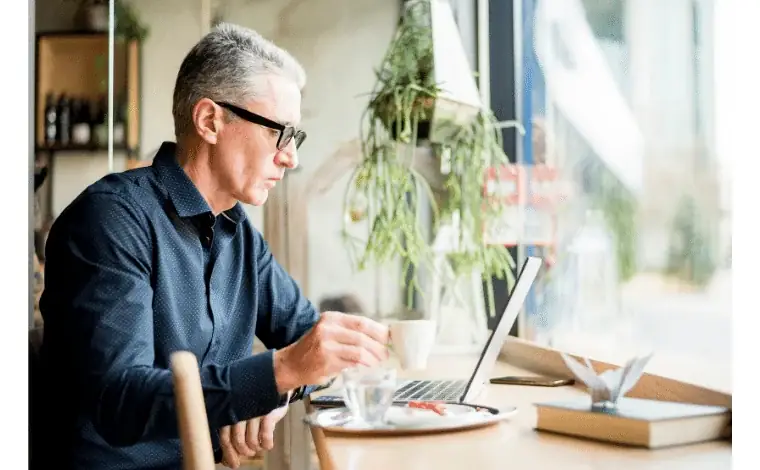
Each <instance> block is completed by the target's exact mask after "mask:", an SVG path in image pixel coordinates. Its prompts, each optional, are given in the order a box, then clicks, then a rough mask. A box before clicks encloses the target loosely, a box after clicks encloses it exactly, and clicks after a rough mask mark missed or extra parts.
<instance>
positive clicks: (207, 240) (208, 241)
mask: <svg viewBox="0 0 760 470" xmlns="http://www.w3.org/2000/svg"><path fill="white" fill-rule="evenodd" d="M206 243H211V237H209V236H208V235H207V236H206Z"/></svg>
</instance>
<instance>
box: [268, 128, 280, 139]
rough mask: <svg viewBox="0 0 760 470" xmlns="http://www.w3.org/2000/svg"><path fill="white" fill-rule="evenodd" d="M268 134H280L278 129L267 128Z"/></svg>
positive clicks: (275, 135)
mask: <svg viewBox="0 0 760 470" xmlns="http://www.w3.org/2000/svg"><path fill="white" fill-rule="evenodd" d="M269 135H271V136H272V137H277V136H278V135H280V131H278V130H277V129H269Z"/></svg>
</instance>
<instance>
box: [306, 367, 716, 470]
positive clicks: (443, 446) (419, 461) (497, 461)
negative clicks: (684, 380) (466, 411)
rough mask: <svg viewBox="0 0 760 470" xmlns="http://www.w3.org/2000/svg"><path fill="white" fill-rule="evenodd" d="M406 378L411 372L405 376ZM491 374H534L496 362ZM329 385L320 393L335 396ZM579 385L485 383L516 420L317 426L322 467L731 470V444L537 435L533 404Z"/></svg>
mask: <svg viewBox="0 0 760 470" xmlns="http://www.w3.org/2000/svg"><path fill="white" fill-rule="evenodd" d="M476 359H477V358H475V357H472V358H465V359H462V358H455V357H453V356H449V357H446V356H437V357H433V358H432V359H431V364H430V367H429V368H428V370H427V371H425V372H422V373H419V372H418V373H415V374H414V376H415V377H422V378H458V377H464V376H467V374H468V373H469V372H468V371H470V370H472V367H473V365H474V363H475V361H476ZM401 375H402V376H404V375H406V376H409V375H410V374H405V373H401ZM494 375H533V374H531V373H530V372H526V371H524V370H520V369H518V368H516V367H514V366H511V365H509V364H506V363H504V362H499V363H498V364H497V367H496V369H495V370H494ZM335 392H336V391H335V390H327V391H324V392H322V393H328V394H329V393H335ZM583 394H584V391H583V390H581V389H579V388H575V387H558V388H543V387H517V386H511V385H488V387H487V389H486V391H485V393H484V395H482V396H481V397H480V398H479V399H478V400H477V401H478V402H479V403H480V404H485V405H490V406H493V407H496V408H499V407H502V406H503V407H506V406H510V405H513V406H517V407H518V408H519V412H518V414H517V415H515V416H514V417H513V418H511V419H510V420H508V421H505V422H503V423H501V424H498V425H495V426H491V427H488V428H483V429H478V430H470V431H459V432H455V433H448V434H438V435H429V436H414V437H381V438H378V437H364V438H362V437H346V436H344V435H343V436H339V435H337V434H334V435H333V434H331V433H325V432H323V431H322V430H319V429H312V436H313V438H314V444H315V446H316V450H317V455H318V456H319V460H320V468H321V469H322V470H374V469H383V470H385V469H391V468H394V469H395V468H399V469H400V468H405V469H406V468H408V469H415V470H426V469H431V470H433V469H434V470H446V469H457V470H459V469H466V470H488V469H505V468H508V469H510V470H516V469H554V468H556V469H562V470H592V469H593V470H597V469H598V470H610V469H612V470H624V469H636V470H654V469H657V470H678V469H689V470H697V469H710V470H715V469H723V468H725V469H729V468H731V443H730V442H728V441H716V442H710V443H705V444H696V445H691V446H684V447H677V448H671V449H661V450H646V449H634V448H626V447H619V446H614V445H611V444H605V443H598V442H594V441H588V440H582V439H575V438H570V437H565V436H559V435H553V434H548V433H543V432H537V431H535V430H534V429H533V426H534V425H535V421H536V414H535V408H534V407H533V406H532V404H533V403H535V402H540V401H546V400H560V399H567V398H572V397H574V396H582V395H583Z"/></svg>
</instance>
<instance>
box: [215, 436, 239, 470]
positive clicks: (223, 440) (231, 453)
mask: <svg viewBox="0 0 760 470" xmlns="http://www.w3.org/2000/svg"><path fill="white" fill-rule="evenodd" d="M231 435H232V426H225V427H223V428H222V429H220V430H219V443H220V444H221V446H222V464H223V465H224V466H225V467H229V468H232V469H235V468H238V467H239V466H240V456H238V453H237V452H236V451H235V448H234V447H233V445H232V438H231Z"/></svg>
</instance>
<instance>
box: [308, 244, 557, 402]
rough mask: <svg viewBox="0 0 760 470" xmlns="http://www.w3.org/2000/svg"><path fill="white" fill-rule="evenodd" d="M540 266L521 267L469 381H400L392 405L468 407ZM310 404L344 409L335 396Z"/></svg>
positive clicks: (531, 261)
mask: <svg viewBox="0 0 760 470" xmlns="http://www.w3.org/2000/svg"><path fill="white" fill-rule="evenodd" d="M541 264H542V261H541V258H537V257H533V256H531V257H528V259H527V260H526V261H525V264H523V267H522V269H521V270H520V274H518V276H517V280H516V281H515V285H514V287H513V289H512V292H511V294H510V296H509V299H508V300H507V305H506V307H505V308H504V312H503V313H502V315H501V318H499V321H498V323H497V325H496V327H495V328H494V329H493V331H492V332H491V336H490V337H489V338H488V341H487V342H486V344H485V346H483V351H482V352H481V353H480V358H479V359H478V362H477V364H476V365H475V369H474V370H473V371H472V373H471V374H470V377H469V379H466V380H465V379H461V380H456V379H455V380H451V379H442V380H414V379H411V380H402V381H401V382H399V386H398V389H397V390H396V392H395V394H394V396H393V401H394V403H407V402H410V401H447V402H454V403H469V402H472V401H473V400H475V399H476V398H477V397H478V396H479V395H480V394H481V392H483V390H485V387H486V383H487V382H488V381H489V380H490V378H491V373H492V372H493V368H494V366H495V365H496V359H497V358H498V357H499V351H500V350H501V347H502V345H503V344H504V341H505V340H506V339H507V336H508V335H509V332H510V330H511V329H512V325H514V323H515V321H516V320H517V315H518V314H519V313H520V308H521V307H522V306H523V303H525V298H526V297H527V296H528V292H529V291H530V288H531V286H532V285H533V282H534V281H535V279H536V276H537V275H538V270H539V268H540V267H541ZM311 404H313V405H314V406H317V407H334V406H345V405H344V402H343V398H342V397H340V396H336V395H322V396H318V397H314V398H311Z"/></svg>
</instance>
